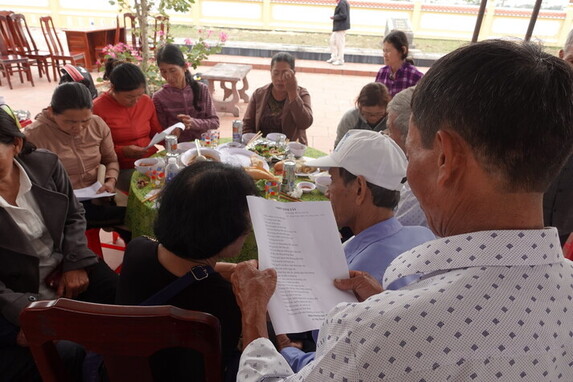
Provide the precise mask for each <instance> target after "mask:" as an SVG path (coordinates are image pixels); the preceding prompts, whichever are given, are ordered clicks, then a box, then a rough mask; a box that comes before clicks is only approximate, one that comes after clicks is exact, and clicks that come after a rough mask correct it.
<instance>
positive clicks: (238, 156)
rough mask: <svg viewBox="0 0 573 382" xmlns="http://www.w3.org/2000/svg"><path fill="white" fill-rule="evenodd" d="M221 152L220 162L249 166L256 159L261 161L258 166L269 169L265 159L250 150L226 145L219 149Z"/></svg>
mask: <svg viewBox="0 0 573 382" xmlns="http://www.w3.org/2000/svg"><path fill="white" fill-rule="evenodd" d="M221 153H222V162H225V163H229V164H232V165H235V166H238V167H239V166H240V167H251V166H252V165H253V161H257V160H258V161H260V162H261V163H260V166H262V167H263V168H264V169H265V170H267V171H269V164H268V163H267V162H266V161H265V159H264V158H263V157H261V156H260V155H258V154H256V153H254V152H252V151H250V150H247V149H242V148H238V147H227V148H226V149H224V150H221ZM257 163H258V162H257Z"/></svg>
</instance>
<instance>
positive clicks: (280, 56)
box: [271, 52, 295, 70]
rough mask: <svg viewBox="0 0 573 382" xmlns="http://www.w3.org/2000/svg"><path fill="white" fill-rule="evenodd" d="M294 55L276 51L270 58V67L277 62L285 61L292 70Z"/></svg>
mask: <svg viewBox="0 0 573 382" xmlns="http://www.w3.org/2000/svg"><path fill="white" fill-rule="evenodd" d="M294 61H295V59H294V56H293V55H292V54H290V53H287V52H278V53H276V54H275V55H274V56H273V58H271V69H272V67H273V66H275V63H277V62H286V63H287V64H288V65H289V66H290V68H291V69H292V70H294Z"/></svg>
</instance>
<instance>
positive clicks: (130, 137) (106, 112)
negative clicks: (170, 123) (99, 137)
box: [93, 58, 163, 191]
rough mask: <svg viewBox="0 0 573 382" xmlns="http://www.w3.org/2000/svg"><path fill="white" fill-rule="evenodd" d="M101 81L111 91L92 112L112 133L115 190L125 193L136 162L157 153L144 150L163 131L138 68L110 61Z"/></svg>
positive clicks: (143, 77)
mask: <svg viewBox="0 0 573 382" xmlns="http://www.w3.org/2000/svg"><path fill="white" fill-rule="evenodd" d="M103 78H104V79H106V80H109V82H110V86H111V88H110V90H109V91H107V92H106V93H103V94H102V95H100V96H99V97H98V98H96V99H95V101H94V107H93V112H94V114H96V115H98V116H100V117H101V118H102V119H103V120H104V121H105V122H106V123H107V125H108V126H109V128H110V130H111V136H112V138H113V143H114V148H115V152H116V154H117V157H118V159H119V167H120V169H121V171H120V173H119V178H118V182H117V186H116V187H117V188H118V189H120V190H122V191H128V190H129V181H130V179H131V174H132V173H133V171H134V170H133V166H134V162H135V160H136V159H139V158H146V157H148V156H150V155H152V154H154V153H155V152H156V151H157V150H156V149H155V147H151V148H149V149H147V148H146V147H147V145H148V144H149V142H151V138H153V136H154V135H155V133H158V132H160V131H161V130H163V128H162V127H161V124H160V123H159V120H158V119H157V113H156V111H155V106H154V105H153V101H152V100H151V98H149V96H148V95H147V94H145V84H146V81H145V75H144V74H143V72H142V71H141V69H139V67H138V66H137V65H134V64H132V63H129V62H121V61H118V60H116V59H113V58H110V59H109V60H108V61H107V62H106V64H105V72H104V75H103Z"/></svg>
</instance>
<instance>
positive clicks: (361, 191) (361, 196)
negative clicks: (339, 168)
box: [352, 175, 370, 205]
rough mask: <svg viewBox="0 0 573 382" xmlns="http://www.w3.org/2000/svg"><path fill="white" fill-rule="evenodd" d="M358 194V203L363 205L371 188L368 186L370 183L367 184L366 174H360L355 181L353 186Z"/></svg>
mask: <svg viewBox="0 0 573 382" xmlns="http://www.w3.org/2000/svg"><path fill="white" fill-rule="evenodd" d="M352 189H353V190H354V191H355V195H356V199H355V200H356V205H361V204H363V203H364V202H365V201H366V198H367V196H368V195H369V193H370V189H369V188H368V184H366V178H364V176H362V175H359V176H358V177H357V178H356V180H355V181H354V184H353V188H352Z"/></svg>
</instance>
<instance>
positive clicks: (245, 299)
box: [231, 260, 277, 346]
mask: <svg viewBox="0 0 573 382" xmlns="http://www.w3.org/2000/svg"><path fill="white" fill-rule="evenodd" d="M231 282H232V283H233V292H234V293H235V298H236V299H237V304H238V305H239V307H240V308H241V313H242V319H243V320H242V321H243V345H244V346H247V345H248V344H249V343H251V342H252V341H254V340H256V339H257V338H260V337H268V332H267V314H266V313H267V305H268V303H269V300H270V299H271V297H272V295H273V293H274V292H275V288H276V286H277V272H276V271H275V270H274V269H265V270H264V271H259V270H258V269H257V262H256V261H255V260H249V261H245V262H242V263H239V264H237V267H236V268H235V271H234V272H233V275H232V276H231Z"/></svg>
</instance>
